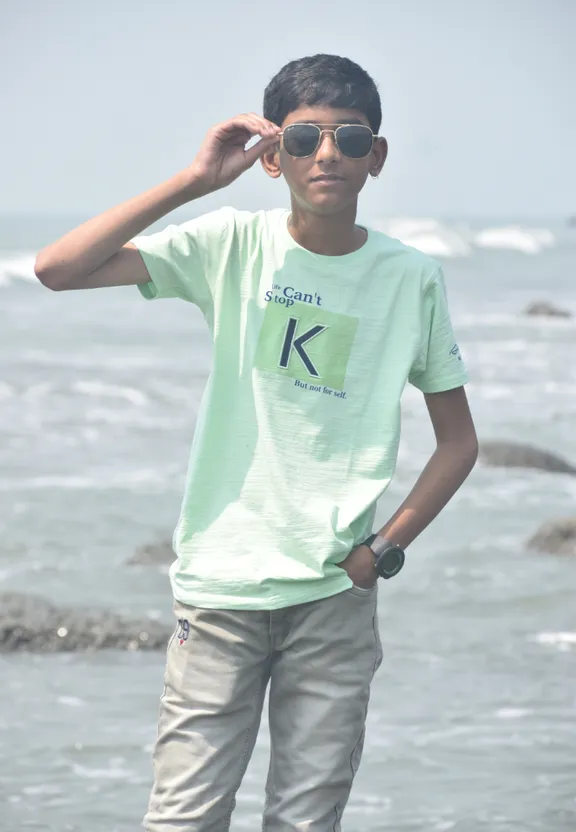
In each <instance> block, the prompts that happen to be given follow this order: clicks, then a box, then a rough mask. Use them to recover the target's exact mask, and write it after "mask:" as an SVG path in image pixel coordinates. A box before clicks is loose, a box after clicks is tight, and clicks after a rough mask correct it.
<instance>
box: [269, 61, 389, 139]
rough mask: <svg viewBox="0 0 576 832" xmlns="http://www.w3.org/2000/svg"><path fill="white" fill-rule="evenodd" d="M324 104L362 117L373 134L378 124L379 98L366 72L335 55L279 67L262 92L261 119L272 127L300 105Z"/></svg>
mask: <svg viewBox="0 0 576 832" xmlns="http://www.w3.org/2000/svg"><path fill="white" fill-rule="evenodd" d="M306 104H307V105H309V106H314V105H315V104H324V105H327V106H329V107H342V108H344V109H347V110H358V111H359V112H361V113H363V114H364V115H365V116H366V118H367V119H368V122H369V124H370V127H371V128H372V132H373V133H378V131H379V129H380V123H381V121H382V107H381V104H380V95H379V93H378V88H377V86H376V83H375V82H374V80H373V79H372V78H371V77H370V75H368V73H367V72H366V70H364V69H362V67H361V66H359V65H358V64H356V63H354V61H351V60H350V59H349V58H341V57H340V56H339V55H310V56H309V57H307V58H299V59H298V60H296V61H290V63H288V64H286V65H285V66H283V67H282V69H281V70H280V72H278V73H277V74H276V75H275V76H274V78H272V80H271V81H270V83H269V84H268V86H267V87H266V89H265V90H264V107H263V115H264V118H267V119H268V120H269V121H272V122H274V124H278V125H280V124H282V122H283V121H284V119H285V118H286V116H287V115H288V114H289V113H291V112H293V111H294V110H297V109H298V107H301V106H302V105H306Z"/></svg>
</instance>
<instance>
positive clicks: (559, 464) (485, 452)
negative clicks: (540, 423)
mask: <svg viewBox="0 0 576 832" xmlns="http://www.w3.org/2000/svg"><path fill="white" fill-rule="evenodd" d="M479 459H480V461H481V462H483V463H484V464H485V465H492V466H502V467H504V468H538V469H540V470H541V471H551V472H554V473H559V474H573V475H574V474H576V466H574V465H572V464H571V463H570V462H568V461H567V460H565V459H562V457H560V456H556V454H553V453H550V451H543V450H541V449H540V448H533V447H532V446H531V445H522V444H521V443H520V442H508V441H487V442H480V451H479Z"/></svg>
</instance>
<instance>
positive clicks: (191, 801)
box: [144, 587, 382, 832]
mask: <svg viewBox="0 0 576 832" xmlns="http://www.w3.org/2000/svg"><path fill="white" fill-rule="evenodd" d="M377 592H378V590H377V588H376V587H374V589H371V590H365V589H360V588H357V587H352V588H351V589H349V590H346V591H345V592H342V593H340V594H338V595H334V596H331V597H329V598H325V599H322V600H321V601H313V602H311V603H308V604H300V605H298V606H294V607H287V608H285V609H281V610H274V611H272V612H264V611H262V612H261V611H247V610H242V611H238V610H235V611H234V610H208V609H200V608H197V607H188V606H184V605H183V604H180V603H178V602H176V603H175V607H174V609H175V614H176V617H177V618H178V624H177V627H176V631H175V633H174V635H173V636H172V638H171V640H170V642H169V645H168V655H167V662H166V673H165V678H164V693H163V695H162V698H161V707H160V717H159V725H158V740H157V742H156V747H155V751H154V759H153V762H154V775H155V778H154V780H155V782H154V787H153V790H152V794H151V797H150V805H149V807H148V813H147V815H146V817H145V819H144V827H145V829H146V830H147V832H227V830H228V829H229V828H230V818H231V816H232V811H233V809H234V806H235V802H236V792H237V790H238V787H239V786H240V783H241V781H242V778H243V776H244V773H245V771H246V767H247V765H248V761H249V759H250V756H251V754H252V750H253V748H254V743H255V741H256V735H257V733H258V728H259V725H260V716H261V713H262V705H263V701H264V695H265V691H266V688H267V685H268V684H270V696H269V727H270V744H271V758H270V770H269V774H268V781H267V784H266V806H265V810H264V817H263V826H262V829H263V830H266V832H340V829H341V826H340V820H341V818H342V813H343V811H344V807H345V805H346V802H347V800H348V795H349V793H350V789H351V786H352V781H353V779H354V775H355V774H356V771H357V769H358V765H359V763H360V757H361V754H362V746H363V742H364V729H365V722H366V712H367V708H368V699H369V693H370V683H371V681H372V677H373V676H374V673H375V671H376V670H377V668H378V667H379V665H380V663H381V661H382V648H381V644H380V637H379V634H378V619H377Z"/></svg>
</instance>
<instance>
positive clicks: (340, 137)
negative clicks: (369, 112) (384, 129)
mask: <svg viewBox="0 0 576 832" xmlns="http://www.w3.org/2000/svg"><path fill="white" fill-rule="evenodd" d="M336 139H337V141H338V147H339V148H340V151H341V153H343V154H344V156H348V158H349V159H362V158H363V157H364V156H368V154H369V153H370V151H371V150H372V131H371V130H370V128H369V127H362V125H360V124H345V125H344V126H343V127H339V128H338V130H337V131H336Z"/></svg>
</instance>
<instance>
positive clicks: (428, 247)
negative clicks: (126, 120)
mask: <svg viewBox="0 0 576 832" xmlns="http://www.w3.org/2000/svg"><path fill="white" fill-rule="evenodd" d="M371 225H372V227H373V228H376V229H377V230H379V231H383V232H384V233H385V234H388V235H389V236H390V237H395V238H397V239H398V240H401V241H402V242H403V243H406V245H409V246H413V247H414V248H417V249H419V250H420V251H423V252H424V253H425V254H429V255H431V256H432V257H439V258H442V257H470V256H471V255H473V253H474V251H475V250H477V249H500V250H508V251H517V252H521V253H523V254H538V253H539V252H541V251H542V250H543V249H546V248H551V247H553V246H554V245H555V244H556V238H555V235H554V234H553V233H552V231H550V230H549V229H548V228H530V227H527V226H521V225H507V226H494V227H488V228H484V229H481V230H480V231H478V230H475V231H472V230H471V229H466V228H462V227H461V226H457V227H455V228H452V227H450V226H449V225H448V224H446V223H441V222H440V221H439V220H434V219H411V218H409V217H406V218H401V217H396V218H393V219H389V220H378V221H376V222H373V223H371ZM34 259H35V254H34V253H33V252H30V251H14V252H2V253H0V286H8V285H10V284H11V283H12V282H13V281H15V280H28V281H32V282H36V277H35V275H34Z"/></svg>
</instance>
